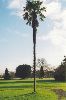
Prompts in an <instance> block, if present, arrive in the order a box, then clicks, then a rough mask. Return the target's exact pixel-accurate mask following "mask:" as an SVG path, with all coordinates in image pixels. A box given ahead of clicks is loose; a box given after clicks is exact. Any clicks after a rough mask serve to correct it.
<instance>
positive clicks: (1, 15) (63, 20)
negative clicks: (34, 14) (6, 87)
mask: <svg viewBox="0 0 66 100" xmlns="http://www.w3.org/2000/svg"><path fill="white" fill-rule="evenodd" d="M40 1H43V5H42V6H45V7H46V12H43V14H44V15H45V16H46V18H45V20H44V22H41V21H40V20H39V27H38V29H37V44H36V56H37V57H36V58H45V59H46V61H47V63H48V64H50V65H51V66H55V67H57V66H58V65H59V64H60V63H61V61H62V60H63V59H64V55H66V0H40ZM25 3H26V0H0V73H2V72H4V70H5V68H8V70H9V71H14V70H15V69H16V67H18V65H21V64H30V65H33V41H32V36H33V35H32V28H31V27H30V26H28V25H26V21H24V20H23V16H22V15H23V13H24V12H23V7H24V6H25Z"/></svg>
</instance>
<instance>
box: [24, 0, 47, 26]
mask: <svg viewBox="0 0 66 100" xmlns="http://www.w3.org/2000/svg"><path fill="white" fill-rule="evenodd" d="M42 3H43V2H40V1H39V0H38V1H34V0H27V2H26V7H24V12H25V13H24V15H23V18H24V20H27V23H26V24H29V25H31V26H32V27H38V26H39V22H38V18H37V17H38V16H39V19H40V20H41V21H43V20H44V18H45V16H44V15H43V14H42V11H46V8H45V7H42V8H41V5H42Z"/></svg>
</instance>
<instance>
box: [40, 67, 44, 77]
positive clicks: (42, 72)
mask: <svg viewBox="0 0 66 100" xmlns="http://www.w3.org/2000/svg"><path fill="white" fill-rule="evenodd" d="M43 77H44V70H43V67H42V66H41V67H40V78H43Z"/></svg>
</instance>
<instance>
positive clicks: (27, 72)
mask: <svg viewBox="0 0 66 100" xmlns="http://www.w3.org/2000/svg"><path fill="white" fill-rule="evenodd" d="M15 76H16V77H19V78H22V79H24V78H29V77H31V66H30V65H26V64H25V65H19V66H18V67H17V68H16V73H15Z"/></svg>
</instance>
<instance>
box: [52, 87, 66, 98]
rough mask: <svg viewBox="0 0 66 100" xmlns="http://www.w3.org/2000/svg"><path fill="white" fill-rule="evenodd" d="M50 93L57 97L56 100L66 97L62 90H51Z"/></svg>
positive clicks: (65, 92)
mask: <svg viewBox="0 0 66 100" xmlns="http://www.w3.org/2000/svg"><path fill="white" fill-rule="evenodd" d="M52 91H53V92H55V93H56V94H57V95H58V100H61V99H62V97H66V91H64V90H63V89H53V90H52Z"/></svg>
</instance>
